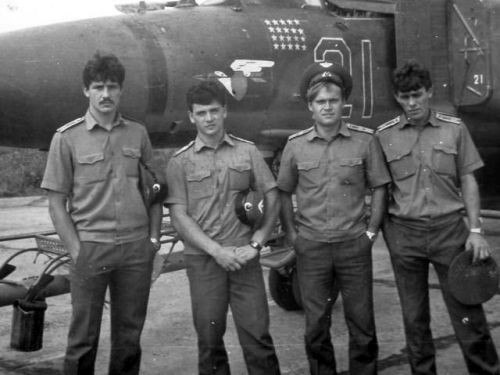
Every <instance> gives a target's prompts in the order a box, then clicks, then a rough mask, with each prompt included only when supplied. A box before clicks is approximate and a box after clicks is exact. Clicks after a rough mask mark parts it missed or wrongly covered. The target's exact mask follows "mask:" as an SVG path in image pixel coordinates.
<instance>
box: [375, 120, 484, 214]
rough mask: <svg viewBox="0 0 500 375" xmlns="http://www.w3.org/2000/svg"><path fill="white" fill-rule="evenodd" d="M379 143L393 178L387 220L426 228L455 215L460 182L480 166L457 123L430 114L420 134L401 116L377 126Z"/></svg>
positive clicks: (467, 137) (468, 137)
mask: <svg viewBox="0 0 500 375" xmlns="http://www.w3.org/2000/svg"><path fill="white" fill-rule="evenodd" d="M377 137H378V138H379V140H380V144H381V146H382V149H383V151H384V154H385V157H386V159H387V162H388V165H389V169H390V172H391V174H392V180H393V181H392V199H391V201H390V204H389V213H390V214H391V215H394V216H396V217H397V218H401V219H407V220H410V221H411V220H413V221H416V222H419V221H420V222H425V221H428V220H436V219H439V218H446V217H449V215H450V214H454V213H455V214H458V212H459V211H460V210H461V209H462V208H463V207H464V205H463V200H462V197H461V193H460V177H461V176H463V175H466V174H469V173H471V172H473V171H475V170H476V169H478V168H480V167H482V166H483V162H482V160H481V158H480V156H479V153H478V152H477V149H476V147H475V146H474V144H473V142H472V139H471V137H470V135H469V132H468V131H467V128H466V127H465V125H464V124H463V122H462V121H460V119H458V118H456V117H453V116H449V115H445V114H441V113H439V112H434V111H431V116H430V119H429V122H428V123H427V124H426V125H425V126H424V127H423V128H421V129H419V128H418V127H416V126H413V125H411V124H409V122H408V120H407V119H406V117H405V116H399V117H397V118H395V119H393V120H391V121H389V122H387V123H386V124H383V125H381V126H379V127H378V130H377Z"/></svg>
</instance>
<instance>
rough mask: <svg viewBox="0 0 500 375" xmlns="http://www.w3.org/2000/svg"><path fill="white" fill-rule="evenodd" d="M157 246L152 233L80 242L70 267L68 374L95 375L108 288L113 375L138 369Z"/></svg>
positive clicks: (133, 371) (137, 371)
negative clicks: (135, 237) (117, 241)
mask: <svg viewBox="0 0 500 375" xmlns="http://www.w3.org/2000/svg"><path fill="white" fill-rule="evenodd" d="M153 258H154V250H153V248H152V246H151V243H150V241H149V238H145V239H142V240H139V241H134V242H130V243H125V244H120V245H116V244H106V243H96V242H82V244H81V251H80V254H79V255H78V258H77V260H76V264H75V265H74V267H72V270H71V273H70V276H71V303H72V305H73V314H72V317H71V323H70V329H69V335H68V347H67V350H66V358H65V361H64V374H65V375H73V374H78V375H92V374H94V364H95V359H96V354H97V347H98V344H99V332H100V329H101V318H102V311H103V306H104V299H105V295H106V289H107V287H108V286H109V291H110V300H111V304H110V305H111V308H110V310H111V358H110V363H109V374H110V375H124V374H126V375H132V374H134V375H135V374H138V373H139V367H140V361H141V346H140V336H141V332H142V328H143V326H144V321H145V318H146V310H147V306H148V299H149V290H150V286H151V272H152V264H153Z"/></svg>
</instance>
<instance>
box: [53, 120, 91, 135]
mask: <svg viewBox="0 0 500 375" xmlns="http://www.w3.org/2000/svg"><path fill="white" fill-rule="evenodd" d="M83 120H85V117H79V118H77V119H74V120H73V121H71V122H68V123H67V124H65V125H63V126H61V127H60V128H58V129H57V130H56V131H58V132H59V133H62V132H64V131H66V130H68V129H69V128H72V127H73V126H75V125H78V124H81V123H82V122H83Z"/></svg>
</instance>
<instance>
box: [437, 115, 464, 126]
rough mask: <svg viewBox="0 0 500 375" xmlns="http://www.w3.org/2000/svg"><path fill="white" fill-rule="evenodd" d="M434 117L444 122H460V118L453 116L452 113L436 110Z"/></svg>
mask: <svg viewBox="0 0 500 375" xmlns="http://www.w3.org/2000/svg"><path fill="white" fill-rule="evenodd" d="M436 118H437V119H438V120H441V121H444V122H451V123H453V124H460V123H462V120H460V119H459V118H458V117H456V116H453V115H448V114H446V113H442V112H436Z"/></svg>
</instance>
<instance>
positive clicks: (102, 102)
mask: <svg viewBox="0 0 500 375" xmlns="http://www.w3.org/2000/svg"><path fill="white" fill-rule="evenodd" d="M107 103H109V104H115V102H114V101H112V100H111V99H103V100H100V101H99V104H107Z"/></svg>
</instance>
